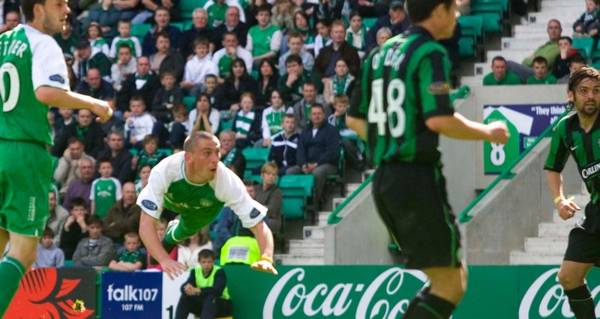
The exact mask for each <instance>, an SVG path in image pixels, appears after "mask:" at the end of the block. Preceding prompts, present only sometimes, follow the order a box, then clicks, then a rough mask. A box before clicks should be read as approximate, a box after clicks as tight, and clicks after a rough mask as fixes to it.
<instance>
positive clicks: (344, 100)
mask: <svg viewBox="0 0 600 319" xmlns="http://www.w3.org/2000/svg"><path fill="white" fill-rule="evenodd" d="M337 103H343V104H346V105H348V104H350V98H348V96H347V95H345V94H338V95H336V96H334V97H333V104H337Z"/></svg>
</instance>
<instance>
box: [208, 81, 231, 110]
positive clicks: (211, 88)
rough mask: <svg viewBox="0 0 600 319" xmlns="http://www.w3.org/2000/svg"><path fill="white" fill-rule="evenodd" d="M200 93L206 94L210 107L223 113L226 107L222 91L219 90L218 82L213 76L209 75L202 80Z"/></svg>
mask: <svg viewBox="0 0 600 319" xmlns="http://www.w3.org/2000/svg"><path fill="white" fill-rule="evenodd" d="M202 93H204V94H206V95H207V96H208V98H209V100H210V105H211V106H212V107H213V108H215V109H217V110H219V111H225V110H227V107H226V106H225V103H224V101H223V91H222V90H220V87H219V80H218V78H217V76H216V75H215V74H209V75H207V76H206V78H204V88H203V89H202Z"/></svg>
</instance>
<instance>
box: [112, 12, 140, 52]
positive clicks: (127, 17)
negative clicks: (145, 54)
mask: <svg viewBox="0 0 600 319" xmlns="http://www.w3.org/2000/svg"><path fill="white" fill-rule="evenodd" d="M112 2H113V6H115V8H117V10H119V19H121V20H127V21H131V18H133V17H134V16H135V15H136V14H137V12H138V10H137V8H138V5H139V3H140V0H113V1H112ZM138 54H141V51H139V52H138Z"/></svg>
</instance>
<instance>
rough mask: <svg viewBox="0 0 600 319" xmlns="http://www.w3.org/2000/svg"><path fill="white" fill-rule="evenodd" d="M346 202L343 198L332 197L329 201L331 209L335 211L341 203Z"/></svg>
mask: <svg viewBox="0 0 600 319" xmlns="http://www.w3.org/2000/svg"><path fill="white" fill-rule="evenodd" d="M345 200H346V198H345V197H334V198H333V199H332V200H331V201H332V203H333V206H332V207H333V209H335V208H336V207H338V206H339V205H340V204H341V203H343V202H344V201H345Z"/></svg>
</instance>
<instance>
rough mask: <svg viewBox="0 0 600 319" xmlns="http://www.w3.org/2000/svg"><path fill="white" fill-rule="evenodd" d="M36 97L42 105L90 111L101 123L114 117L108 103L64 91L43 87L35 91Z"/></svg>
mask: <svg viewBox="0 0 600 319" xmlns="http://www.w3.org/2000/svg"><path fill="white" fill-rule="evenodd" d="M35 97H36V98H37V99H38V100H39V101H40V102H42V103H44V104H48V105H51V106H56V107H60V108H66V109H88V110H90V111H91V112H92V113H94V114H96V115H97V116H98V118H99V121H100V122H101V123H104V122H106V121H108V120H109V119H110V118H111V117H112V113H113V112H112V108H111V107H110V104H109V103H108V102H107V101H104V100H99V99H95V98H93V97H91V96H87V95H83V94H79V93H76V92H71V91H65V90H63V89H59V88H55V87H50V86H41V87H39V88H37V90H35Z"/></svg>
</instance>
